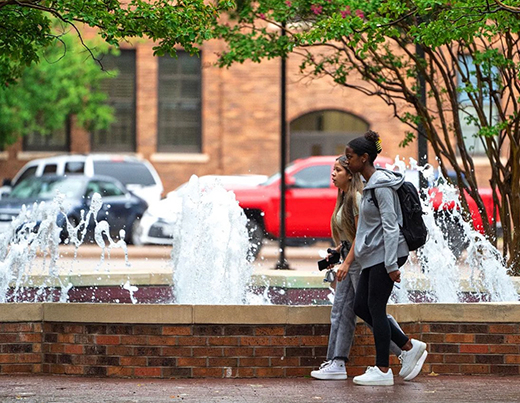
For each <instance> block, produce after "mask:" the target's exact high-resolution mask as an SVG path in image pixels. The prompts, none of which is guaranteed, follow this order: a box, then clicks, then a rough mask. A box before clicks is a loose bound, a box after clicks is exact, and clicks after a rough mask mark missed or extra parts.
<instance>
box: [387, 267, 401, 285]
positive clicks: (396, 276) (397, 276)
mask: <svg viewBox="0 0 520 403" xmlns="http://www.w3.org/2000/svg"><path fill="white" fill-rule="evenodd" d="M388 275H389V276H390V279H391V280H392V281H393V282H395V283H400V282H401V271H400V270H396V271H392V272H390V273H388Z"/></svg>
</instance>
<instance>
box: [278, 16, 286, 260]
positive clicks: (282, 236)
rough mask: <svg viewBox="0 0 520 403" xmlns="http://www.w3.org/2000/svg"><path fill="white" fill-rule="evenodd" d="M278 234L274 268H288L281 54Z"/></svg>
mask: <svg viewBox="0 0 520 403" xmlns="http://www.w3.org/2000/svg"><path fill="white" fill-rule="evenodd" d="M281 35H282V36H285V22H283V23H282V32H281ZM280 66H281V69H280V235H279V237H278V249H279V251H280V256H279V257H278V262H277V263H276V267H275V269H277V270H287V269H289V262H287V260H286V259H285V190H286V183H285V165H287V110H286V106H287V102H286V101H287V100H286V97H287V94H286V91H285V90H286V89H285V86H286V56H285V55H282V59H281V63H280Z"/></svg>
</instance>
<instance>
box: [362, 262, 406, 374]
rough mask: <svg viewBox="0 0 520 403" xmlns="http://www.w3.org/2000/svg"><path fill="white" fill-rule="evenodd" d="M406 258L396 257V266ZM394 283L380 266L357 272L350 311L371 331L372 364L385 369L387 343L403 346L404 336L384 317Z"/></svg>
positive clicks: (388, 352)
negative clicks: (356, 283) (357, 280)
mask: <svg viewBox="0 0 520 403" xmlns="http://www.w3.org/2000/svg"><path fill="white" fill-rule="evenodd" d="M407 258H408V257H400V258H399V259H398V260H397V265H398V266H399V267H401V266H402V265H403V264H405V262H406V259H407ZM393 287H394V282H393V281H392V280H391V279H390V276H389V275H388V273H387V272H386V268H385V264H384V263H380V264H377V265H375V266H371V267H368V268H366V269H363V270H362V271H361V276H360V278H359V283H358V287H357V290H356V301H355V302H354V312H355V313H356V315H357V316H359V317H360V318H361V319H363V320H364V321H365V322H366V323H368V324H369V325H370V326H372V328H373V333H374V342H375V345H376V365H377V366H378V367H388V366H389V357H388V356H389V354H390V340H392V341H393V342H394V343H395V344H397V345H398V346H399V347H403V346H404V345H405V344H406V342H407V341H408V337H407V336H406V335H405V334H404V333H403V332H402V331H401V330H400V329H398V328H397V327H395V326H394V325H393V324H392V322H390V321H389V320H388V317H387V316H386V304H387V303H388V299H389V298H390V294H391V293H392V288H393Z"/></svg>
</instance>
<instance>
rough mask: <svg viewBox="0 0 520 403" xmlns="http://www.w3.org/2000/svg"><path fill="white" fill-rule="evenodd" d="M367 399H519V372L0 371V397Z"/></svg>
mask: <svg viewBox="0 0 520 403" xmlns="http://www.w3.org/2000/svg"><path fill="white" fill-rule="evenodd" d="M177 401H178V402H183V403H184V402H203V403H213V402H227V403H233V402H240V403H253V402H254V403H273V402H276V403H293V402H295V403H304V402H327V403H334V402H341V403H350V402H356V403H359V402H371V403H377V402H381V403H383V402H384V403H403V402H413V403H444V402H450V403H490V402H493V403H506V402H507V403H512V402H518V401H520V378H518V377H486V376H420V377H418V378H416V380H415V381H413V382H403V381H402V380H401V379H399V378H397V377H396V384H395V385H394V386H387V387H365V386H355V385H354V384H353V383H352V380H351V379H348V380H347V381H316V380H312V379H309V378H297V379H197V380H195V379H191V380H190V379H180V380H179V379H171V380H130V379H128V380H126V379H125V380H113V379H92V378H77V377H57V376H53V377H49V376H0V402H2V403H14V402H16V403H19V402H26V403H101V402H103V403H133V402H139V403H145V402H153V403H164V402H177Z"/></svg>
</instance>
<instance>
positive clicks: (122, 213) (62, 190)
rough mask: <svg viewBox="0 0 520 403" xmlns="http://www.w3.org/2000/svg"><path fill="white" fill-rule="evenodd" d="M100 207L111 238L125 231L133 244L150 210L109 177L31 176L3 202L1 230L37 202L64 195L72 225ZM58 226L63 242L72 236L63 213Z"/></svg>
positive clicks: (91, 225)
mask: <svg viewBox="0 0 520 403" xmlns="http://www.w3.org/2000/svg"><path fill="white" fill-rule="evenodd" d="M96 193H97V194H99V195H100V196H101V203H100V205H96V209H95V210H97V209H98V208H99V210H98V213H97V217H96V219H97V221H98V222H101V221H103V220H104V221H107V222H108V224H109V227H110V236H111V237H112V238H113V239H118V238H119V235H120V231H121V230H122V229H124V230H125V232H126V235H125V241H127V242H131V240H132V232H133V230H134V228H136V225H137V223H138V220H139V219H140V218H141V217H142V215H143V213H144V211H145V210H146V208H147V207H148V206H147V203H146V202H145V201H144V200H143V199H141V198H139V197H137V196H135V195H134V194H132V193H131V192H129V191H128V190H127V189H126V188H125V187H124V186H123V185H122V184H121V183H120V182H119V181H117V180H115V179H113V178H110V177H106V176H93V177H87V176H83V175H69V176H54V175H49V176H41V177H31V178H28V179H26V180H24V181H22V182H19V183H18V184H17V185H16V186H15V187H14V188H13V189H12V190H11V192H10V194H9V196H8V197H6V198H3V199H2V200H0V231H3V230H4V229H5V228H7V227H8V226H9V225H10V223H11V221H12V220H13V219H14V218H15V217H16V216H18V214H19V213H20V212H21V211H22V207H23V206H24V205H25V206H26V208H29V209H30V208H32V206H33V205H34V203H40V202H52V200H54V199H55V198H56V196H58V195H61V196H60V197H61V198H62V199H63V201H62V205H63V207H64V211H65V213H66V215H67V218H68V221H69V223H70V224H72V226H74V227H76V226H77V225H78V224H80V223H82V222H84V217H85V216H86V213H88V211H89V209H90V208H91V204H92V203H93V202H94V203H98V202H99V197H96V196H94V195H95V194H96ZM56 223H57V225H58V226H59V227H61V228H62V231H61V239H62V241H63V240H65V239H66V238H67V236H68V233H67V223H66V221H65V217H64V216H63V215H62V214H58V217H57V220H56ZM94 226H95V220H94V217H91V218H90V220H89V223H88V228H87V229H88V231H87V235H89V237H90V236H91V235H92V231H93V229H94Z"/></svg>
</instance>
